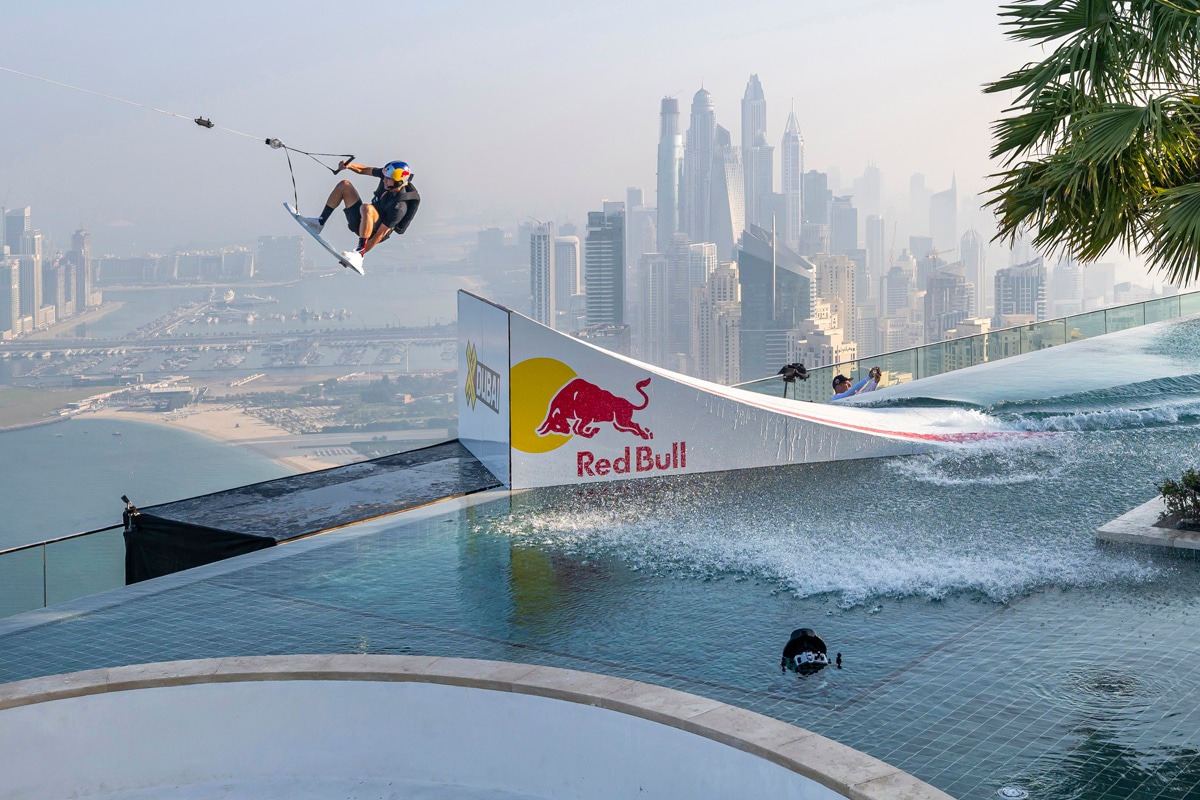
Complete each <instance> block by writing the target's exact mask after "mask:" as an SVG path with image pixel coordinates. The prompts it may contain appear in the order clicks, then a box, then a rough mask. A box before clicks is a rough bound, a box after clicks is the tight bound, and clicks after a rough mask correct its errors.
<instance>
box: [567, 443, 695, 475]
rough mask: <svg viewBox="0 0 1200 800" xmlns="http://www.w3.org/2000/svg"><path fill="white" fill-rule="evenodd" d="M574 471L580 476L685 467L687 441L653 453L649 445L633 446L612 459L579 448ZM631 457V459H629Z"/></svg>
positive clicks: (625, 473) (624, 473) (623, 473)
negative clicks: (630, 450) (631, 450)
mask: <svg viewBox="0 0 1200 800" xmlns="http://www.w3.org/2000/svg"><path fill="white" fill-rule="evenodd" d="M575 458H576V462H575V463H576V465H577V470H576V473H577V474H578V476H579V477H580V478H582V477H584V476H585V475H587V476H590V477H593V478H594V477H596V476H598V475H599V476H603V475H609V474H614V475H627V474H629V473H630V472H652V471H654V470H664V471H665V470H669V469H686V468H687V442H673V443H672V444H671V449H670V451H667V452H659V453H655V452H653V451H651V449H650V448H649V447H638V448H634V450H633V452H632V453H630V452H629V448H628V447H626V448H625V454H624V455H621V456H617V457H616V458H613V459H607V458H596V454H595V453H592V452H590V451H588V450H580V451H579V452H578V453H577V454H576V456H575ZM631 458H632V460H631Z"/></svg>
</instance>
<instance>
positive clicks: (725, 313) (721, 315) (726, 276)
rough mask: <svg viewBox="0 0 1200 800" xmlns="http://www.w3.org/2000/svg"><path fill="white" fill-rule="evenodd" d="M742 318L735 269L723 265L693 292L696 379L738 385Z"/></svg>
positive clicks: (732, 265) (693, 345) (728, 264)
mask: <svg viewBox="0 0 1200 800" xmlns="http://www.w3.org/2000/svg"><path fill="white" fill-rule="evenodd" d="M741 316H742V312H741V291H740V287H739V285H738V273H737V265H736V264H733V263H730V262H727V261H726V262H722V263H721V264H720V265H718V266H717V268H716V269H715V270H713V272H712V274H711V275H710V276H709V279H708V281H706V282H705V284H704V285H703V286H698V287H696V288H695V289H693V290H692V361H693V363H694V364H695V366H696V372H695V375H696V377H697V378H701V379H703V380H706V381H715V382H717V383H724V384H731V383H737V382H738V380H739V373H738V362H739V359H740V358H741V353H740V348H739V342H740V335H739V333H740V328H741Z"/></svg>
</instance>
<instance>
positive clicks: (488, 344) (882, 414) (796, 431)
mask: <svg viewBox="0 0 1200 800" xmlns="http://www.w3.org/2000/svg"><path fill="white" fill-rule="evenodd" d="M458 331H459V333H458V337H459V398H458V408H459V431H460V437H459V438H460V439H461V440H462V442H463V444H464V445H465V446H466V447H467V448H468V449H469V450H471V452H472V453H474V454H475V455H476V456H477V457H478V458H479V459H480V460H481V461H482V462H483V463H484V465H485V466H487V467H488V468H489V469H491V470H492V471H493V473H494V474H495V475H496V476H497V477H498V478H500V479H501V480H503V481H504V482H505V483H507V484H508V485H510V486H511V487H513V488H528V487H534V486H557V485H563V484H577V483H595V482H602V481H613V480H627V479H631V478H646V477H653V476H660V475H678V474H684V473H696V472H719V471H724V470H731V469H746V468H751V467H766V466H775V465H782V464H798V463H810V462H818V461H838V460H844V459H854V458H873V457H879V456H894V455H905V454H911V453H919V452H926V451H928V450H930V449H932V448H935V447H937V446H938V445H940V444H950V443H956V442H963V441H971V440H974V439H979V438H985V437H991V436H995V435H1010V434H1008V433H1006V432H999V431H993V430H989V429H988V421H987V418H986V417H984V416H983V415H981V414H976V413H974V412H970V411H964V410H961V409H927V410H908V409H864V408H854V407H849V406H840V405H820V404H814V403H804V402H798V401H795V400H786V399H783V398H782V397H780V398H773V397H769V396H766V395H762V394H756V393H754V392H747V391H743V390H740V389H733V388H730V387H727V386H721V385H718V384H714V383H708V382H706V381H701V380H697V379H695V378H690V377H688V376H685V375H680V374H678V373H674V372H670V371H668V370H664V369H661V368H658V367H653V366H650V365H648V364H643V363H641V362H639V361H635V360H633V359H630V358H625V357H622V356H619V355H616V354H614V353H611V352H608V351H606V350H602V349H600V348H597V347H594V346H592V345H590V344H587V343H585V342H582V341H580V340H578V339H575V338H572V337H570V336H566V335H564V334H561V333H558V332H556V331H553V330H551V329H550V328H547V327H545V326H543V325H539V324H538V323H536V322H534V321H533V320H531V319H529V318H527V317H524V316H522V315H521V314H517V313H516V312H513V311H511V310H509V309H505V308H503V307H501V306H497V305H495V304H493V303H490V302H488V301H486V300H483V299H482V298H479V297H476V296H475V295H472V294H470V293H469V292H462V291H460V292H459V302H458ZM505 455H507V458H505Z"/></svg>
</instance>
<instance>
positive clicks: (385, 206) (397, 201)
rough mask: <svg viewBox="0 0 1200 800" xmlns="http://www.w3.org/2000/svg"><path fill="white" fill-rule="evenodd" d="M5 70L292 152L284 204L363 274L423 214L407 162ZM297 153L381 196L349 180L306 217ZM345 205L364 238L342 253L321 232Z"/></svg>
mask: <svg viewBox="0 0 1200 800" xmlns="http://www.w3.org/2000/svg"><path fill="white" fill-rule="evenodd" d="M0 72H6V73H11V74H13V75H20V76H22V77H25V78H31V79H33V80H35V81H41V82H43V83H51V84H54V85H56V86H61V87H63V88H66V89H72V90H74V91H77V92H83V93H84V94H90V95H95V96H97V97H103V98H104V99H106V100H112V101H114V102H117V103H125V104H126V105H131V106H137V107H139V108H144V109H146V110H147V111H154V112H156V113H159V114H165V115H167V116H168V117H176V118H178V119H181V120H186V121H188V122H194V123H195V124H197V125H199V126H200V127H201V128H205V129H207V130H213V129H216V130H220V131H225V132H227V133H232V134H235V135H237V136H244V137H246V138H247V139H257V140H258V141H260V142H263V143H264V144H266V145H267V146H268V147H270V148H271V149H273V150H282V151H283V152H284V153H285V155H286V156H287V165H288V173H289V174H290V175H291V177H292V200H293V201H295V205H293V204H292V203H284V204H283V206H284V208H286V209H287V210H288V213H289V214H291V215H292V216H293V217H295V218H296V221H297V222H299V223H300V224H301V225H302V226H303V227H304V229H305V230H307V231H308V232H309V233H310V234H312V236H313V238H314V239H316V240H317V242H318V243H319V244H320V245H321V247H322V248H324V249H325V250H326V251H328V252H329V254H330V255H331V256H333V257H334V258H336V259H337V260H338V262H339V263H340V264H341V265H342V266H343V267H347V268H348V269H352V270H354V271H355V272H357V273H358V274H359V275H362V274H364V273H363V256H364V255H366V254H367V253H368V252H370V250H371V249H372V248H374V247H375V246H376V245H378V244H379V243H380V242H382V241H384V240H385V239H387V238H388V237H389V236H391V235H392V234H393V233H404V232H405V231H406V230H407V229H408V226H409V223H411V222H412V220H413V217H414V216H416V214H417V206H419V205H420V204H421V195H419V194H418V193H417V189H416V187H415V186H413V185H412V170H411V169H409V166H408V164H406V163H405V162H403V161H389V162H388V163H387V164H385V165H384V166H383V167H367V166H363V165H362V164H356V163H354V156H352V155H337V154H334V153H312V152H309V151H308V150H301V149H300V148H298V147H289V146H288V145H286V144H284V143H283V142H281V141H280V140H279V139H276V138H267V139H264V138H262V137H259V136H255V135H253V134H250V133H245V132H243V131H236V130H234V129H233V128H227V127H225V126H224V125H218V124H216V123H215V122H213V121H212V120H211V119H208V118H206V117H204V116H199V117H190V116H188V115H186V114H177V113H175V112H174V111H167V110H165V109H162V108H155V107H153V106H148V105H143V104H142V103H137V102H134V101H133V100H125V99H122V98H120V97H114V96H113V95H109V94H102V93H100V92H96V91H92V90H91V89H85V88H83V87H81V86H72V85H71V84H69V83H62V82H61V81H55V80H51V79H49V78H43V77H40V76H38V75H31V74H29V73H28V72H21V71H19V70H15V69H10V68H9V67H3V66H0ZM292 153H296V154H298V155H303V156H308V157H309V158H311V159H312V160H313V161H315V162H317V163H318V164H320V165H321V166H322V167H324V168H325V169H327V170H329V171H330V172H332V173H333V174H334V175H336V174H338V173H339V172H341V171H342V170H344V169H348V170H350V171H351V172H357V173H358V174H359V175H370V176H372V177H375V178H379V186H378V187H376V189H375V194H374V195H372V197H371V202H370V203H367V204H364V203H363V202H362V198H360V197H359V195H358V191H357V190H356V189H355V188H354V186H353V184H351V183H350V181H346V180H343V181H341V182H339V183H338V185H337V186H335V187H334V188H333V191H332V192H331V193H330V195H329V199H328V200H326V201H325V210H324V211H322V212H321V215H320V216H317V217H302V216H300V212H299V211H298V210H297V208H298V206H299V205H300V197H299V192H298V191H297V189H296V174H295V172H294V171H293V169H292V155H291V154H292ZM321 158H340V159H342V160H341V161H339V162H338V165H337V168H336V169H334V168H333V167H331V166H329V164H327V163H325V162H324V161H322V160H321ZM340 205H345V207H346V208H345V211H346V223H347V224H348V225H349V226H350V230H351V231H353V232H354V233H355V234H356V235H357V236H358V246H357V247H355V249H353V250H349V251H341V252H339V251H338V250H337V249H336V248H334V247H333V245H331V244H329V242H327V241H325V240H324V239H322V238H321V230H322V229H323V228H324V227H325V223H326V222H328V221H329V217H330V216H331V215H332V214H333V212H334V211H336V210H337V208H338V206H340Z"/></svg>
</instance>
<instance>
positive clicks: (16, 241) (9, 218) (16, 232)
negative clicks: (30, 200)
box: [4, 206, 33, 256]
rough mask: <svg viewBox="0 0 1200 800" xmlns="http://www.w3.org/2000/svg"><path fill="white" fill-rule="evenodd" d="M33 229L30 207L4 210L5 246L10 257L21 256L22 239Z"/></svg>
mask: <svg viewBox="0 0 1200 800" xmlns="http://www.w3.org/2000/svg"><path fill="white" fill-rule="evenodd" d="M32 228H33V225H32V224H31V214H30V207H29V206H25V207H24V208H6V209H4V244H6V245H8V254H9V255H10V256H15V255H20V254H21V237H23V236H24V235H25V234H27V233H29V232H30V230H32Z"/></svg>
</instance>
